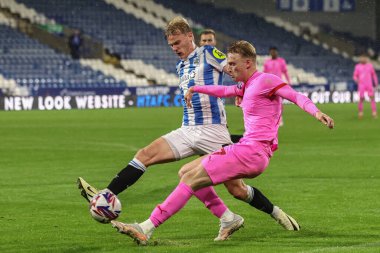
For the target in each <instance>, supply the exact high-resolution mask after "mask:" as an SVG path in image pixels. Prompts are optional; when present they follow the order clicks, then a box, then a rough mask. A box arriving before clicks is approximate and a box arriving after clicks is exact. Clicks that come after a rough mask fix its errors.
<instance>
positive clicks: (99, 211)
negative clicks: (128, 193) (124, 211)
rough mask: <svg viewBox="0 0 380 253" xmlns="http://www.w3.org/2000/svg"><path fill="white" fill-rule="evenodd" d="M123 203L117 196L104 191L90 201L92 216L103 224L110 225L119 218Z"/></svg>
mask: <svg viewBox="0 0 380 253" xmlns="http://www.w3.org/2000/svg"><path fill="white" fill-rule="evenodd" d="M120 212H121V203H120V200H119V199H118V198H117V196H116V195H115V194H113V193H112V192H110V191H103V192H100V193H98V194H96V195H95V196H94V197H93V198H92V199H91V201H90V214H91V216H92V217H93V218H94V219H95V220H96V221H99V222H101V223H109V222H110V221H111V220H114V219H116V218H117V217H119V215H120Z"/></svg>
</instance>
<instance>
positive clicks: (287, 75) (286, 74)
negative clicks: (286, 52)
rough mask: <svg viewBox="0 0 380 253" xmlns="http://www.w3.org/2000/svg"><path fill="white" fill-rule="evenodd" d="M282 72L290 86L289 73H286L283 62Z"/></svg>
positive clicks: (286, 69) (286, 68) (284, 62)
mask: <svg viewBox="0 0 380 253" xmlns="http://www.w3.org/2000/svg"><path fill="white" fill-rule="evenodd" d="M282 72H283V73H284V75H285V78H286V80H287V81H288V84H291V83H290V77H289V73H288V67H287V66H286V61H285V60H284V61H283V62H282Z"/></svg>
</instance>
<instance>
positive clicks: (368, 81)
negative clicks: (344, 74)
mask: <svg viewBox="0 0 380 253" xmlns="http://www.w3.org/2000/svg"><path fill="white" fill-rule="evenodd" d="M353 79H354V81H355V82H356V84H357V85H358V91H359V105H358V109H359V115H358V116H359V119H361V118H363V102H364V94H365V92H367V94H368V96H369V98H370V100H371V109H372V117H373V118H377V110H376V101H375V94H374V89H373V88H374V86H375V87H377V86H378V85H379V81H378V79H377V75H376V72H375V69H374V68H373V66H372V64H371V63H370V62H369V59H368V56H367V55H366V54H365V53H363V54H361V55H360V57H359V63H358V64H356V65H355V70H354V74H353Z"/></svg>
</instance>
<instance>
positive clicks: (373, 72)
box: [371, 66, 379, 86]
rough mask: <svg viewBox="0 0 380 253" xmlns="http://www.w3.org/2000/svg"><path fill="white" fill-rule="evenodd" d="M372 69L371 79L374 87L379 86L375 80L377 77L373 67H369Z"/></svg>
mask: <svg viewBox="0 0 380 253" xmlns="http://www.w3.org/2000/svg"><path fill="white" fill-rule="evenodd" d="M371 67H372V71H371V72H372V73H371V74H372V78H373V81H374V82H375V85H376V86H377V85H378V84H379V80H378V79H377V75H376V71H375V69H374V68H373V66H371Z"/></svg>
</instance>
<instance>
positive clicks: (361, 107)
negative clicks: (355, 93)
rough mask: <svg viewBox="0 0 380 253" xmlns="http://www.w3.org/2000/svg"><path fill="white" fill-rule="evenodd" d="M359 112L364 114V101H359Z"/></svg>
mask: <svg viewBox="0 0 380 253" xmlns="http://www.w3.org/2000/svg"><path fill="white" fill-rule="evenodd" d="M358 108H359V112H363V100H359V106H358Z"/></svg>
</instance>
